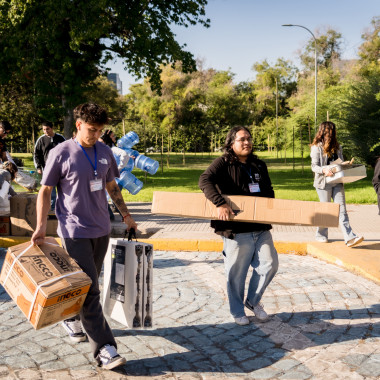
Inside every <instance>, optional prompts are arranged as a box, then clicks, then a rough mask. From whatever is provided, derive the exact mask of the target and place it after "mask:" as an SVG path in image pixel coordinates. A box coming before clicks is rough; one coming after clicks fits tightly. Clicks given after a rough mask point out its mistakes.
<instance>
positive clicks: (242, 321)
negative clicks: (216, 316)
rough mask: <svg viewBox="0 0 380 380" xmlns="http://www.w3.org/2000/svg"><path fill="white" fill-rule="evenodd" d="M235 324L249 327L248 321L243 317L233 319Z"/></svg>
mask: <svg viewBox="0 0 380 380" xmlns="http://www.w3.org/2000/svg"><path fill="white" fill-rule="evenodd" d="M235 323H236V324H237V325H239V326H245V325H249V319H248V318H247V317H246V316H245V315H244V316H242V317H240V318H235Z"/></svg>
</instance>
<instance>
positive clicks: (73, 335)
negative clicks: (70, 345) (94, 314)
mask: <svg viewBox="0 0 380 380" xmlns="http://www.w3.org/2000/svg"><path fill="white" fill-rule="evenodd" d="M62 327H63V328H64V329H65V330H66V331H67V332H68V334H69V336H70V339H71V340H72V341H73V342H76V343H78V342H84V341H85V340H86V339H87V335H86V334H85V333H84V332H83V328H82V324H81V323H80V320H79V319H74V318H72V319H65V320H64V321H63V322H62Z"/></svg>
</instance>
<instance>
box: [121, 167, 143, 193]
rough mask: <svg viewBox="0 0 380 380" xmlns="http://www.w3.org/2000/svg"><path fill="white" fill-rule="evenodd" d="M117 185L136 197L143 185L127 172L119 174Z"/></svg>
mask: <svg viewBox="0 0 380 380" xmlns="http://www.w3.org/2000/svg"><path fill="white" fill-rule="evenodd" d="M118 184H119V185H121V186H122V187H124V189H126V190H128V191H129V192H130V193H131V194H132V195H136V194H137V193H138V192H139V191H140V190H141V189H142V187H143V183H142V182H141V181H140V180H139V179H138V178H136V177H135V176H134V175H133V174H132V173H130V172H127V171H124V172H122V173H121V174H120V178H119V180H118Z"/></svg>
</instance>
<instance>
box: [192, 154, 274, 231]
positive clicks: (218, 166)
mask: <svg viewBox="0 0 380 380" xmlns="http://www.w3.org/2000/svg"><path fill="white" fill-rule="evenodd" d="M249 171H251V176H252V178H253V180H254V182H257V183H258V184H259V186H260V192H258V193H251V192H250V191H249V187H248V186H249V183H250V182H251V179H250V176H249ZM199 187H200V189H201V190H202V191H203V192H204V194H205V196H206V198H207V199H209V200H210V201H211V202H212V203H213V204H214V205H215V206H217V207H218V206H221V205H222V204H225V203H226V201H225V200H224V198H223V197H222V196H221V194H224V195H247V196H254V197H266V198H274V191H273V187H272V183H271V180H270V178H269V174H268V169H267V166H266V164H265V163H264V162H263V161H261V160H259V159H258V158H257V157H256V156H253V155H252V156H249V157H248V160H247V164H246V165H243V164H242V163H240V162H239V161H236V162H232V163H231V162H228V160H227V158H226V157H225V156H222V157H219V158H217V159H215V160H214V161H213V162H212V164H211V165H210V166H209V167H208V169H207V170H206V171H205V172H204V173H203V174H201V176H200V178H199ZM211 227H213V228H214V229H215V232H216V233H217V234H219V235H223V236H225V237H227V238H233V237H234V234H236V233H243V232H253V231H265V230H270V229H271V228H272V226H271V225H270V224H262V223H248V222H232V221H231V222H230V221H227V222H225V221H221V220H212V221H211Z"/></svg>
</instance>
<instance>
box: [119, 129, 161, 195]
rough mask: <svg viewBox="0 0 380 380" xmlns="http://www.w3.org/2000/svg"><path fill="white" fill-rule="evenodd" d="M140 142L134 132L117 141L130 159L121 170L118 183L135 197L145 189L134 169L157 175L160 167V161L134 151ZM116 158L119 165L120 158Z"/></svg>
mask: <svg viewBox="0 0 380 380" xmlns="http://www.w3.org/2000/svg"><path fill="white" fill-rule="evenodd" d="M139 141H140V140H139V136H138V135H137V133H136V132H133V131H131V132H128V133H127V134H126V135H124V136H123V137H121V138H120V139H119V140H118V141H117V146H118V147H119V148H121V149H123V150H124V151H125V152H126V153H127V155H128V156H129V157H130V158H129V160H128V162H127V164H126V165H125V166H124V168H122V169H121V170H120V178H116V182H117V184H118V185H119V186H120V187H124V189H126V190H128V191H129V192H130V193H131V194H133V195H135V194H137V193H138V192H139V191H140V190H141V189H142V187H143V183H142V182H141V181H140V180H139V179H138V178H136V177H135V176H134V175H133V174H132V173H131V171H132V170H133V168H134V167H137V168H139V169H141V170H144V171H146V172H147V173H149V174H151V175H153V174H156V172H157V170H158V167H159V163H158V161H156V160H153V159H152V158H150V157H146V156H144V155H143V154H139V152H138V151H137V150H133V149H132V147H133V145H135V144H137V143H138V142H139ZM115 158H116V162H117V164H118V165H119V162H120V158H119V157H115ZM118 161H119V162H118Z"/></svg>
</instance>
